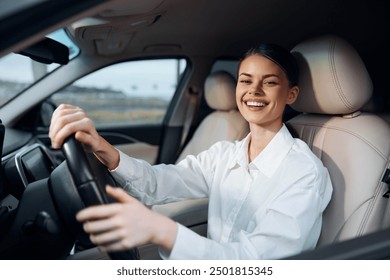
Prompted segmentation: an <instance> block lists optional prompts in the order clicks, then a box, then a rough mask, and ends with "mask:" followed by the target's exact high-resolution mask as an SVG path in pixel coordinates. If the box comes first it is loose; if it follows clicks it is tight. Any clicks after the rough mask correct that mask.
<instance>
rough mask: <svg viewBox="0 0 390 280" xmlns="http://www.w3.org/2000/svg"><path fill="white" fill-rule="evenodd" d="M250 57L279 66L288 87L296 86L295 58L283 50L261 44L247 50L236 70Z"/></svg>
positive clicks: (276, 46)
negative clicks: (268, 60)
mask: <svg viewBox="0 0 390 280" xmlns="http://www.w3.org/2000/svg"><path fill="white" fill-rule="evenodd" d="M252 55H261V56H264V57H266V58H268V59H270V60H272V61H273V62H274V63H276V64H277V65H279V67H280V68H281V69H282V70H283V71H284V73H286V76H287V79H288V81H289V84H290V87H293V86H296V85H298V80H299V68H298V64H297V61H296V60H295V57H294V56H293V55H292V54H291V52H289V51H288V50H286V49H285V48H283V47H281V46H279V45H276V44H269V43H262V44H260V45H259V46H257V47H255V48H251V49H250V50H248V51H247V52H246V53H245V54H244V55H243V57H242V58H241V60H240V63H239V64H238V68H240V65H241V62H242V61H243V60H244V59H245V58H247V57H249V56H252Z"/></svg>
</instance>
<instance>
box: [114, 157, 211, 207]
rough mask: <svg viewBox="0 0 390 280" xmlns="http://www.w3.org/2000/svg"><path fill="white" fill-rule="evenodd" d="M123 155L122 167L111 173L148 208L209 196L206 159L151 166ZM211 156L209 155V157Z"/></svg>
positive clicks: (192, 158)
mask: <svg viewBox="0 0 390 280" xmlns="http://www.w3.org/2000/svg"><path fill="white" fill-rule="evenodd" d="M119 153H120V163H119V166H118V167H117V168H116V169H115V170H113V171H111V174H112V175H113V177H114V179H115V181H116V182H117V183H118V184H119V185H120V186H122V187H123V188H124V189H125V190H126V191H127V192H128V193H129V194H131V195H132V196H134V197H137V198H139V199H140V200H141V201H142V202H143V203H145V204H146V205H155V204H164V203H169V202H174V201H180V200H185V199H193V198H205V197H208V193H209V184H208V177H209V176H208V175H209V173H210V172H208V171H207V169H208V168H209V166H203V165H202V162H203V161H206V162H207V160H205V159H203V160H199V158H197V157H194V156H188V157H187V158H186V159H185V160H183V161H181V162H180V163H179V164H177V165H173V164H170V165H165V164H159V165H153V166H152V165H150V164H149V163H147V162H146V161H143V160H138V159H135V158H131V157H129V156H127V155H125V154H124V153H123V152H121V151H119ZM206 157H209V156H206Z"/></svg>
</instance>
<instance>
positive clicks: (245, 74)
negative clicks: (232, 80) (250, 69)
mask: <svg viewBox="0 0 390 280" xmlns="http://www.w3.org/2000/svg"><path fill="white" fill-rule="evenodd" d="M239 76H247V77H252V75H251V74H248V73H245V72H243V73H240V75H239ZM270 77H276V78H280V76H279V75H277V74H265V75H263V76H262V78H263V79H266V78H270Z"/></svg>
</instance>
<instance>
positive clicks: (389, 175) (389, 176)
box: [382, 168, 390, 198]
mask: <svg viewBox="0 0 390 280" xmlns="http://www.w3.org/2000/svg"><path fill="white" fill-rule="evenodd" d="M382 182H383V183H386V184H387V187H388V189H387V191H386V192H385V193H384V194H383V197H385V198H389V197H390V169H389V168H387V169H386V171H385V174H384V175H383V178H382Z"/></svg>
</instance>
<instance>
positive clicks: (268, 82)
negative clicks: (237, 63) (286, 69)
mask: <svg viewBox="0 0 390 280" xmlns="http://www.w3.org/2000/svg"><path fill="white" fill-rule="evenodd" d="M263 83H264V84H265V85H271V86H273V85H276V84H277V82H276V81H264V82H263Z"/></svg>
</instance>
